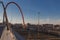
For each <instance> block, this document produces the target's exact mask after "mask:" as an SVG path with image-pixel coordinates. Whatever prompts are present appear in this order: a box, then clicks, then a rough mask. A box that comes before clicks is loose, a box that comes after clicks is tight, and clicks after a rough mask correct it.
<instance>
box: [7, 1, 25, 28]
mask: <svg viewBox="0 0 60 40" xmlns="http://www.w3.org/2000/svg"><path fill="white" fill-rule="evenodd" d="M10 4H15V5H16V6H17V7H18V9H19V11H20V13H21V16H22V21H23V28H25V27H26V25H25V21H24V15H23V12H22V10H21V7H20V6H19V5H18V4H17V3H15V2H9V3H7V5H6V9H7V7H8V5H10Z"/></svg>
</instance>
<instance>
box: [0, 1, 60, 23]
mask: <svg viewBox="0 0 60 40" xmlns="http://www.w3.org/2000/svg"><path fill="white" fill-rule="evenodd" d="M2 1H3V3H4V5H6V4H7V3H8V2H11V1H13V2H16V3H17V4H18V5H19V6H20V7H21V9H22V11H23V14H24V19H25V22H26V23H27V22H29V23H34V24H37V22H38V12H40V14H39V15H40V16H39V19H40V24H44V23H53V24H60V0H2ZM7 15H8V20H9V22H12V23H22V18H21V14H20V12H19V9H18V8H17V7H16V6H15V5H14V4H10V5H9V6H8V8H7ZM2 16H3V8H2V5H1V4H0V22H1V21H2V19H3V17H2Z"/></svg>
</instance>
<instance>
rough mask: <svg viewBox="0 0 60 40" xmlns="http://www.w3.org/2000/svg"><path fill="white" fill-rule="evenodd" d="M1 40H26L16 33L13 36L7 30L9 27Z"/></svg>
mask: <svg viewBox="0 0 60 40" xmlns="http://www.w3.org/2000/svg"><path fill="white" fill-rule="evenodd" d="M0 40H24V38H23V37H22V36H19V35H18V34H17V33H16V32H14V34H13V33H12V32H11V31H10V30H7V27H5V29H4V31H3V34H2V36H1V39H0Z"/></svg>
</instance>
